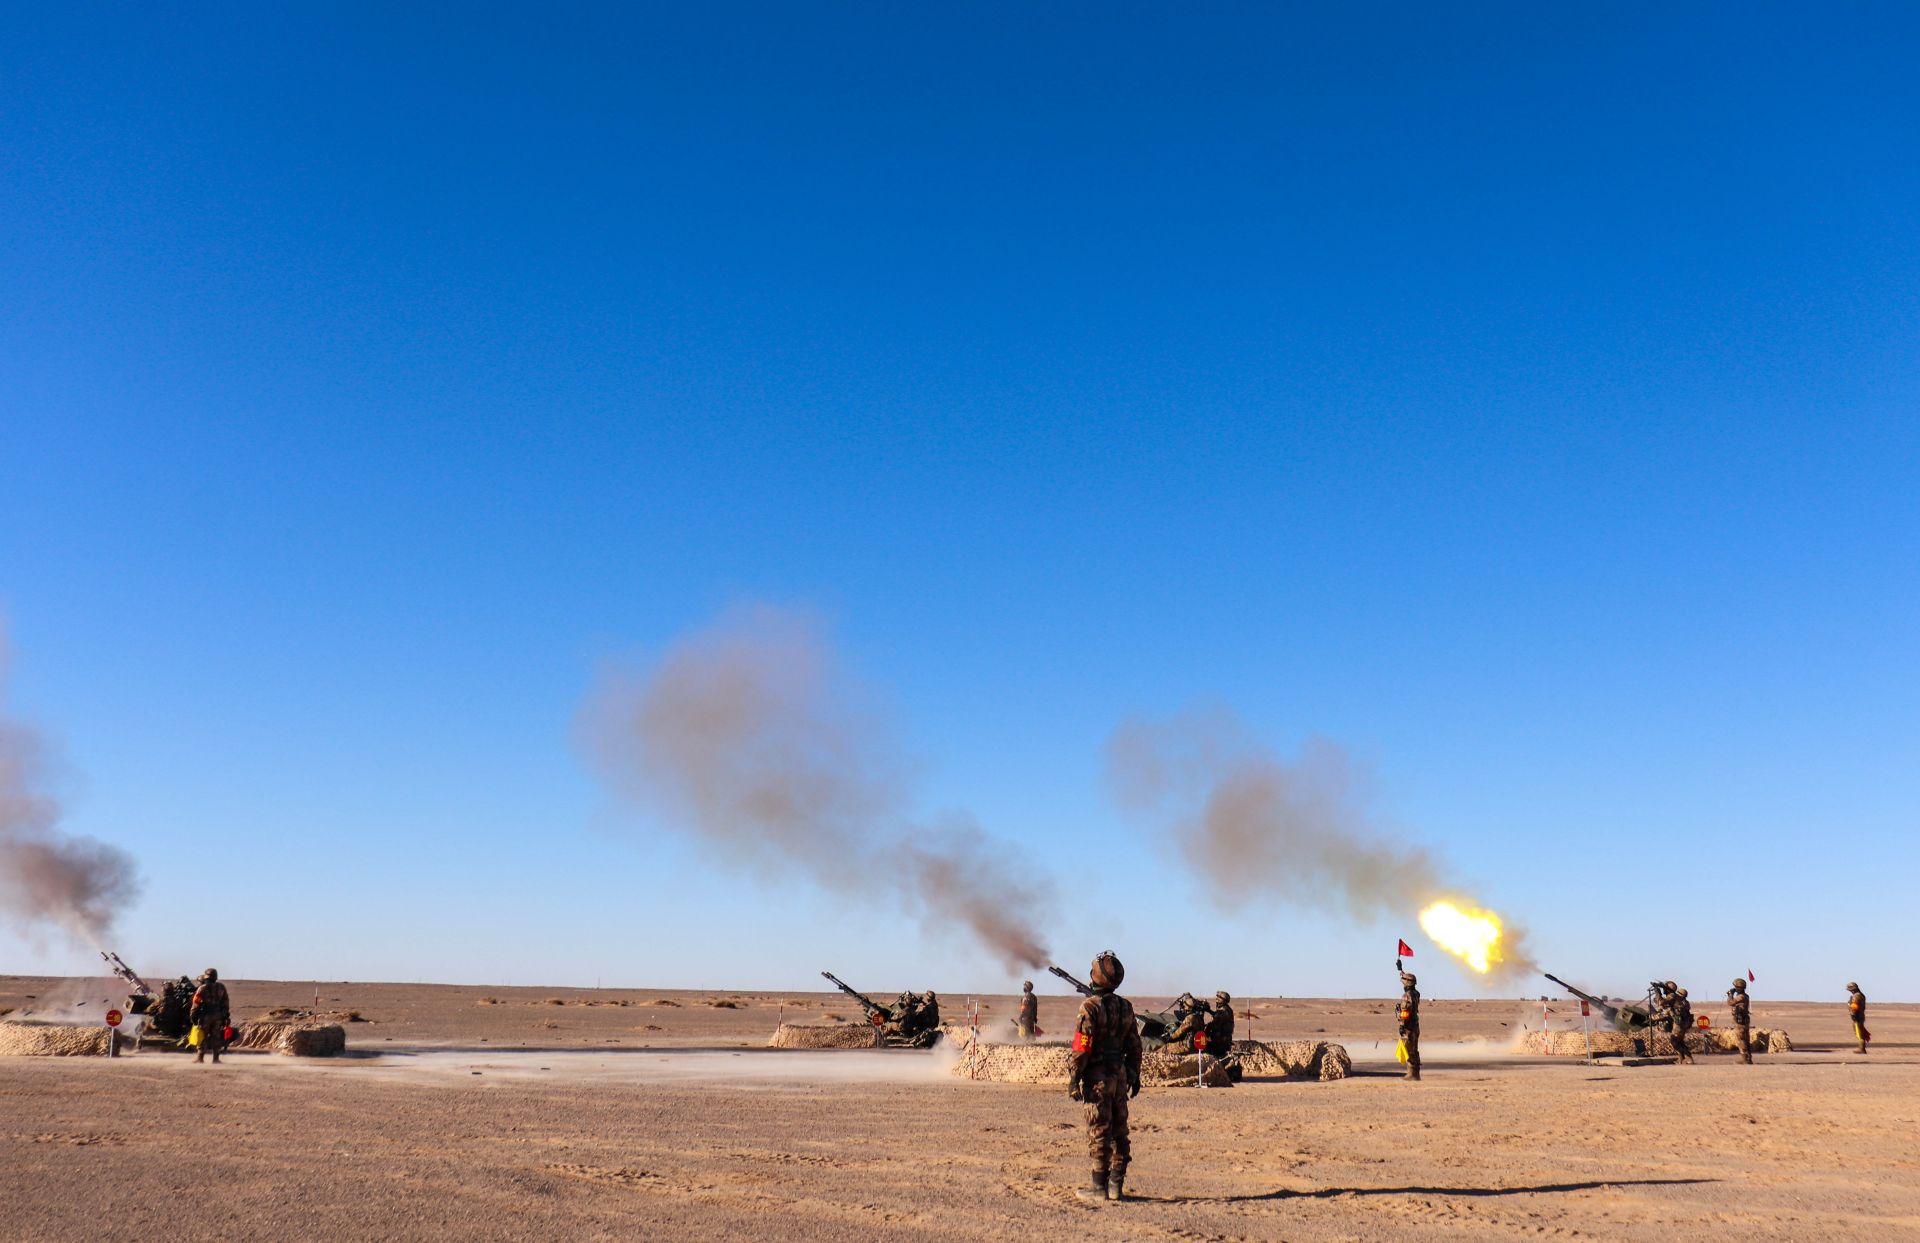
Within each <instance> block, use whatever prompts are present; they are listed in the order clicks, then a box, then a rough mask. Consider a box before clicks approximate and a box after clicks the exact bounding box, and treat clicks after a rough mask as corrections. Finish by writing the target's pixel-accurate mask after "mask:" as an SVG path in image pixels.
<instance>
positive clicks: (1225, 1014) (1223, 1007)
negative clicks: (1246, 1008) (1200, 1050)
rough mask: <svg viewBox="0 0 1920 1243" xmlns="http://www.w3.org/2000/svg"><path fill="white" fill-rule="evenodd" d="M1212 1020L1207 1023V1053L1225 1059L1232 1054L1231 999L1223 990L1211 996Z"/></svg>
mask: <svg viewBox="0 0 1920 1243" xmlns="http://www.w3.org/2000/svg"><path fill="white" fill-rule="evenodd" d="M1211 1009H1212V1011H1213V1018H1212V1019H1210V1020H1208V1022H1207V1052H1209V1053H1211V1054H1213V1055H1214V1056H1215V1057H1225V1056H1226V1055H1227V1054H1229V1053H1231V1052H1233V997H1232V995H1231V994H1230V993H1228V992H1227V990H1225V989H1224V988H1223V989H1221V990H1220V991H1219V992H1217V993H1215V994H1214V995H1213V1005H1212V1007H1211Z"/></svg>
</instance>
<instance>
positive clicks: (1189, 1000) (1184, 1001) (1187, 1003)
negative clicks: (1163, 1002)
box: [1173, 993, 1193, 1010]
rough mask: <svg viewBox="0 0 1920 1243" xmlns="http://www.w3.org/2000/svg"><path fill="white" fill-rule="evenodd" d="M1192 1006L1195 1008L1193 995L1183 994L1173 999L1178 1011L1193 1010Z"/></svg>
mask: <svg viewBox="0 0 1920 1243" xmlns="http://www.w3.org/2000/svg"><path fill="white" fill-rule="evenodd" d="M1192 1006H1193V994H1192V993H1181V994H1180V995H1179V996H1178V997H1175V998H1174V999H1173V1007H1174V1009H1176V1010H1186V1009H1190V1008H1192Z"/></svg>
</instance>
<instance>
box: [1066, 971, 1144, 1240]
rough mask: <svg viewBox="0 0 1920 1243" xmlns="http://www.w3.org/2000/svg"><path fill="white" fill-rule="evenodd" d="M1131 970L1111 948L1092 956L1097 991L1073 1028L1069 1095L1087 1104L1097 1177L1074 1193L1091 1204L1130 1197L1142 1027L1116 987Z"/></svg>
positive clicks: (1091, 977) (1091, 974)
mask: <svg viewBox="0 0 1920 1243" xmlns="http://www.w3.org/2000/svg"><path fill="white" fill-rule="evenodd" d="M1125 977H1126V968H1125V967H1123V966H1121V965H1120V960H1119V959H1118V958H1116V957H1114V954H1113V951H1112V950H1108V951H1107V952H1106V953H1104V954H1102V955H1100V957H1098V958H1096V959H1094V960H1093V969H1092V970H1091V971H1089V972H1088V973H1087V979H1088V981H1089V983H1090V984H1091V986H1092V988H1093V994H1092V995H1091V996H1090V997H1088V998H1087V999H1086V1000H1085V1001H1083V1002H1081V1003H1080V1017H1079V1018H1078V1019H1077V1020H1076V1021H1075V1023H1074V1027H1073V1057H1072V1060H1071V1061H1070V1062H1069V1063H1068V1069H1067V1095H1068V1096H1070V1097H1072V1098H1073V1099H1074V1100H1076V1101H1080V1102H1081V1104H1082V1112H1083V1113H1085V1115H1086V1119H1087V1155H1088V1157H1089V1158H1090V1159H1091V1160H1092V1163H1093V1175H1092V1177H1091V1178H1090V1179H1089V1180H1088V1183H1087V1185H1086V1186H1085V1187H1081V1188H1078V1189H1077V1190H1076V1191H1075V1193H1074V1194H1076V1195H1078V1196H1079V1197H1080V1198H1081V1199H1082V1200H1086V1201H1089V1202H1093V1201H1101V1200H1124V1199H1126V1182H1127V1164H1128V1163H1129V1162H1130V1161H1131V1160H1132V1159H1133V1147H1132V1144H1131V1143H1130V1141H1129V1139H1128V1136H1127V1101H1128V1100H1129V1099H1130V1098H1132V1097H1135V1096H1138V1095H1139V1094H1140V1028H1139V1025H1138V1024H1136V1023H1135V1022H1134V1019H1133V1004H1132V1003H1131V1002H1129V1001H1128V1000H1127V999H1126V998H1125V997H1122V996H1120V995H1119V994H1118V993H1116V992H1114V991H1113V990H1114V989H1116V988H1119V987H1120V981H1121V980H1122V979H1124V978H1125Z"/></svg>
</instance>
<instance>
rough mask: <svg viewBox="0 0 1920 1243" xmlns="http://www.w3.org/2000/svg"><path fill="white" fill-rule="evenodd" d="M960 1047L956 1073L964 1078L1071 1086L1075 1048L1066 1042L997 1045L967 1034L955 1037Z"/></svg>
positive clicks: (953, 1045) (954, 1067)
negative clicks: (1070, 1065)
mask: <svg viewBox="0 0 1920 1243" xmlns="http://www.w3.org/2000/svg"><path fill="white" fill-rule="evenodd" d="M950 1047H952V1048H955V1049H958V1050H960V1059H959V1060H958V1061H956V1062H955V1063H954V1064H953V1073H954V1074H956V1075H958V1076H960V1077H961V1078H962V1079H986V1080H990V1081H992V1082H994V1083H1050V1084H1057V1085H1059V1086H1060V1087H1063V1088H1064V1087H1066V1086H1067V1064H1068V1062H1069V1061H1071V1060H1072V1057H1073V1051H1072V1050H1071V1049H1069V1048H1068V1047H1067V1046H1066V1045H1063V1044H993V1043H990V1042H988V1041H985V1040H982V1041H980V1042H979V1043H977V1044H976V1043H972V1042H970V1041H969V1040H968V1039H967V1037H966V1035H965V1034H960V1035H957V1036H954V1037H953V1038H952V1043H951V1046H950Z"/></svg>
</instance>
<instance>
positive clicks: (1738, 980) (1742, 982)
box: [1733, 975, 1747, 993]
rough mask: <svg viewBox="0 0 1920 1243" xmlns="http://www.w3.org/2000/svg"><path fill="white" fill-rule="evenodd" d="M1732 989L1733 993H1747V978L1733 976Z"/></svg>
mask: <svg viewBox="0 0 1920 1243" xmlns="http://www.w3.org/2000/svg"><path fill="white" fill-rule="evenodd" d="M1733 988H1734V991H1735V992H1738V993H1744V992H1746V991H1747V977H1746V976H1744V975H1736V976H1734V977H1733Z"/></svg>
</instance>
